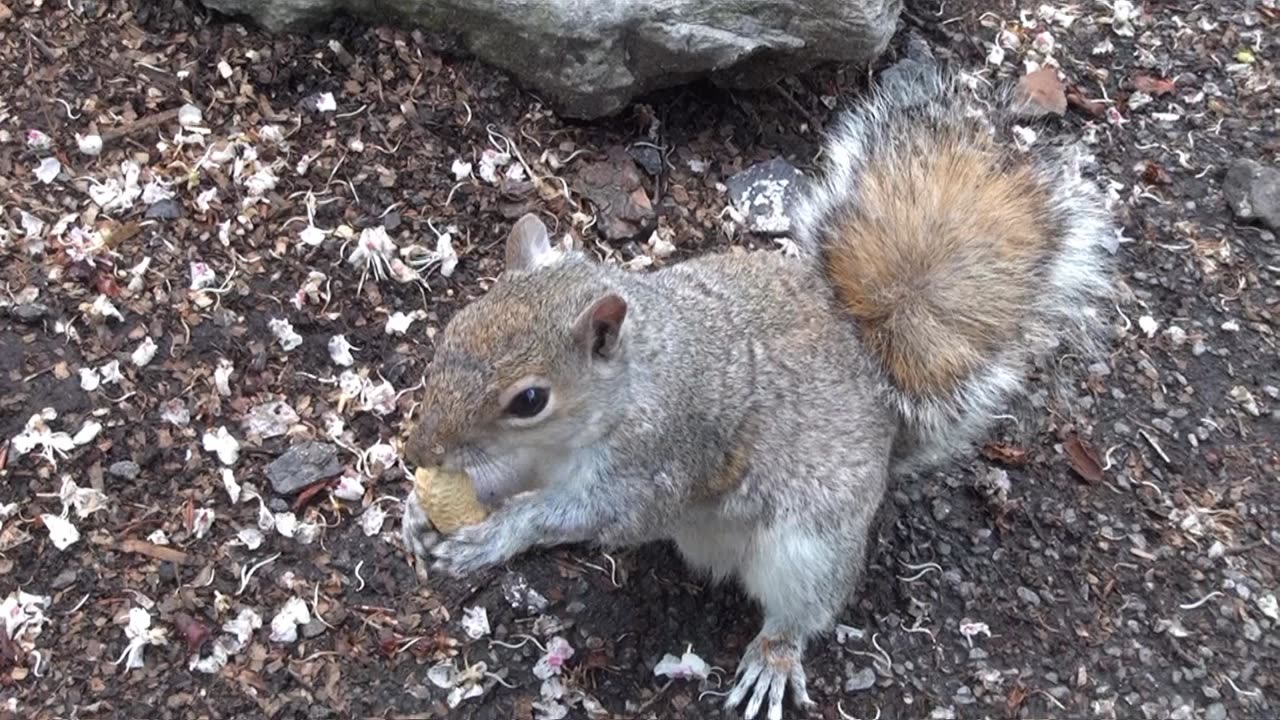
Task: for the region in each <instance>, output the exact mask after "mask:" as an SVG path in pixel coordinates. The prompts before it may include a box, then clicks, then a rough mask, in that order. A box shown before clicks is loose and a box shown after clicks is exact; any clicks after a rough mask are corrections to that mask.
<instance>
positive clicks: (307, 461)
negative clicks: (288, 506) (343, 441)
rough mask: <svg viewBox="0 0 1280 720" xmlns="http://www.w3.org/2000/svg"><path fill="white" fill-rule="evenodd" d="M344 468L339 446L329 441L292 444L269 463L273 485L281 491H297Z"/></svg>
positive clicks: (289, 493) (268, 468)
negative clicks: (340, 458)
mask: <svg viewBox="0 0 1280 720" xmlns="http://www.w3.org/2000/svg"><path fill="white" fill-rule="evenodd" d="M340 472H342V464H341V463H339V462H338V448H336V447H334V446H333V445H330V444H329V443H322V442H314V441H313V442H306V443H302V444H301V445H295V446H293V447H291V448H289V450H288V452H286V453H285V454H283V455H281V456H280V457H278V458H276V459H275V460H273V461H272V462H271V464H270V465H268V466H267V479H268V480H270V481H271V488H272V489H273V490H275V491H276V493H278V494H280V495H292V494H293V493H295V492H297V491H299V490H301V489H303V488H305V487H307V486H309V485H311V484H312V483H315V482H318V481H320V480H325V479H328V478H331V477H333V476H334V475H337V474H338V473H340Z"/></svg>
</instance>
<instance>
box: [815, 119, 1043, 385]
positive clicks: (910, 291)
mask: <svg viewBox="0 0 1280 720" xmlns="http://www.w3.org/2000/svg"><path fill="white" fill-rule="evenodd" d="M1000 158H1001V155H1000V154H999V152H998V151H997V150H996V149H995V148H994V147H992V146H991V144H990V142H989V141H986V140H985V139H982V138H980V137H978V136H970V137H966V138H964V139H963V141H961V140H960V139H957V138H951V137H946V136H934V135H924V134H921V135H919V136H917V137H914V138H912V139H911V140H910V141H909V142H905V143H903V144H901V145H899V146H896V147H894V148H892V149H886V150H885V151H883V152H881V153H876V154H874V155H873V156H872V157H871V158H870V159H869V162H868V164H867V166H866V167H865V168H864V169H863V171H862V173H861V174H860V177H859V179H858V187H857V190H856V195H857V202H856V204H855V205H854V206H853V207H851V208H849V211H848V212H847V213H846V214H844V215H843V217H841V219H840V221H839V222H837V223H834V224H833V225H832V226H830V228H829V230H828V233H829V235H828V237H827V238H825V241H826V242H825V250H826V259H825V262H826V266H827V267H826V270H827V274H828V277H829V278H830V279H831V282H832V284H833V285H834V287H835V291H836V295H837V297H838V298H839V299H840V301H841V302H842V303H843V304H844V306H845V307H846V308H847V309H848V311H849V312H850V313H852V314H853V315H854V316H855V317H856V318H857V319H858V320H859V321H860V326H861V327H862V329H863V333H864V339H865V342H866V343H867V345H868V347H869V349H871V350H872V351H873V352H874V353H875V355H876V356H877V357H878V358H879V359H880V360H881V362H882V363H883V365H884V368H885V370H886V371H887V372H888V373H889V375H890V377H891V379H892V381H893V382H894V384H895V385H896V386H897V387H898V389H899V390H900V391H902V392H903V393H905V394H906V395H908V396H912V397H916V398H921V399H925V398H932V399H942V398H945V397H946V396H948V395H949V394H951V393H952V392H953V391H955V390H957V389H958V388H959V386H960V384H961V383H963V382H964V380H965V379H967V378H969V377H971V376H972V375H974V374H975V373H977V372H978V371H979V370H980V369H981V368H983V367H986V366H989V365H990V364H991V358H992V356H993V355H995V354H997V353H998V352H999V351H1000V350H1001V349H1003V348H1006V347H1009V346H1010V344H1011V343H1012V342H1014V341H1015V338H1016V336H1017V335H1018V333H1019V330H1020V325H1021V321H1022V319H1023V318H1024V317H1025V316H1026V313H1027V310H1028V307H1029V306H1030V305H1031V303H1033V302H1034V299H1035V293H1036V282H1035V280H1036V278H1038V277H1039V276H1040V275H1041V273H1040V272H1039V270H1040V268H1042V267H1043V266H1044V265H1045V260H1046V255H1047V254H1048V253H1049V252H1051V251H1052V243H1053V242H1054V239H1053V238H1052V237H1050V236H1049V234H1048V227H1049V224H1048V223H1047V222H1046V218H1045V214H1046V209H1047V202H1046V200H1047V199H1046V197H1045V196H1044V193H1043V192H1041V191H1039V190H1038V189H1037V188H1038V187H1039V186H1038V184H1037V183H1036V182H1035V178H1034V177H1033V174H1032V171H1031V169H1030V168H1028V167H1025V166H1023V167H1018V166H1015V167H1001V165H1002V164H1003V163H1002V161H1001V159H1000Z"/></svg>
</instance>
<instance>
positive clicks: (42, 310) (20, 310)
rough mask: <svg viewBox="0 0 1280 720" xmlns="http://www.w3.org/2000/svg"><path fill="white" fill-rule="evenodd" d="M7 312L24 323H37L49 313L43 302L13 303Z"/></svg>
mask: <svg viewBox="0 0 1280 720" xmlns="http://www.w3.org/2000/svg"><path fill="white" fill-rule="evenodd" d="M9 314H10V315H12V316H13V319H14V320H17V321H18V322H20V323H23V324H24V325H37V324H39V323H40V321H41V320H43V319H45V317H46V316H48V315H49V306H48V305H45V304H44V303H22V304H20V305H14V306H13V309H12V310H10V311H9Z"/></svg>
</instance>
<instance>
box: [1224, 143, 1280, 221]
mask: <svg viewBox="0 0 1280 720" xmlns="http://www.w3.org/2000/svg"><path fill="white" fill-rule="evenodd" d="M1222 194H1223V195H1224V196H1225V197H1226V199H1227V204H1228V205H1230V206H1231V212H1233V213H1235V216H1236V217H1238V218H1240V219H1241V220H1254V219H1257V220H1261V221H1262V222H1263V223H1265V224H1267V225H1269V226H1270V227H1272V228H1273V229H1275V228H1280V170H1277V169H1276V168H1273V167H1267V166H1265V165H1263V164H1262V163H1259V162H1257V161H1256V160H1247V159H1244V160H1237V161H1235V162H1234V163H1232V164H1231V167H1230V169H1228V170H1227V177H1226V179H1225V180H1224V181H1223V183H1222Z"/></svg>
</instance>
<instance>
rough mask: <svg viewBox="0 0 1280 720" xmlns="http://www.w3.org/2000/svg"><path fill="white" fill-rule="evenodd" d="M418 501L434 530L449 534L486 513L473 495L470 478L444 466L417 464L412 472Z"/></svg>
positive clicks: (472, 522) (487, 512)
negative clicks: (416, 467) (422, 466)
mask: <svg viewBox="0 0 1280 720" xmlns="http://www.w3.org/2000/svg"><path fill="white" fill-rule="evenodd" d="M413 479H414V485H415V486H416V488H417V491H418V502H420V503H422V509H423V510H424V511H426V513H427V519H429V520H430V521H431V524H432V525H434V526H435V528H436V530H439V531H440V532H442V533H444V534H445V535H448V534H450V533H452V532H454V531H456V530H458V529H459V528H462V527H466V526H467V525H474V524H476V523H478V522H480V521H481V520H484V519H485V517H486V516H487V515H488V514H489V511H488V510H487V509H486V508H485V506H484V505H482V504H481V503H480V501H479V500H478V499H477V498H476V494H475V488H474V487H472V485H471V478H470V477H468V476H467V474H466V473H463V472H449V471H447V470H445V469H443V468H439V467H431V468H418V469H417V470H416V471H415V472H414V474H413Z"/></svg>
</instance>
